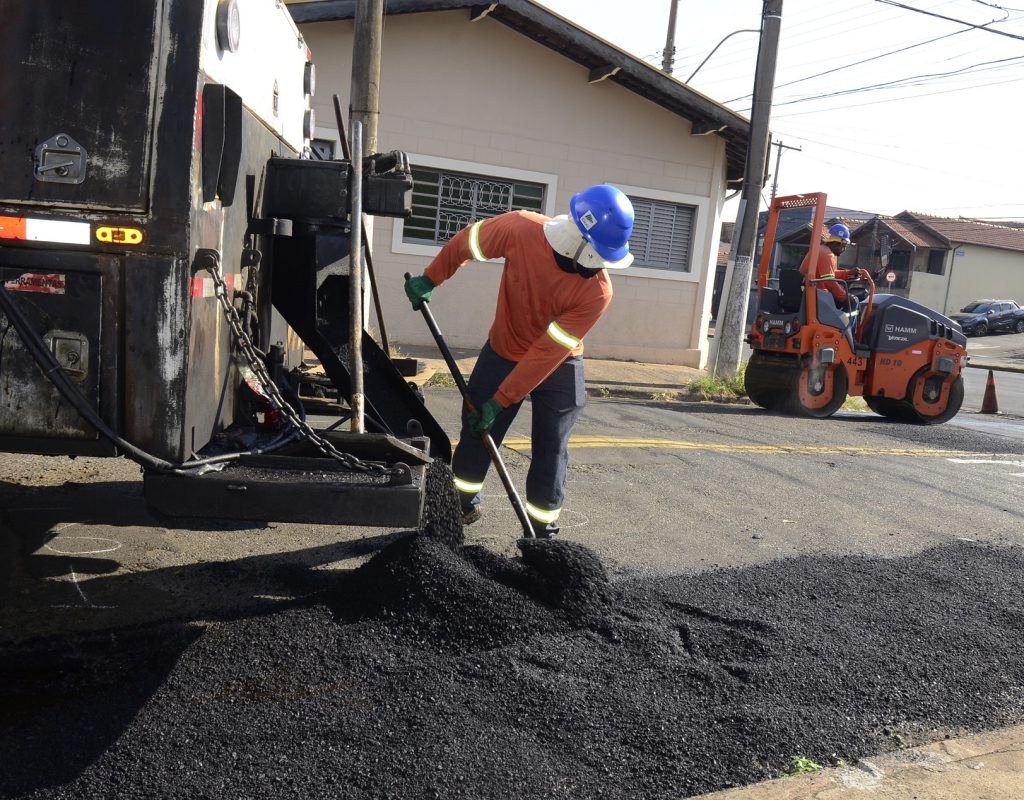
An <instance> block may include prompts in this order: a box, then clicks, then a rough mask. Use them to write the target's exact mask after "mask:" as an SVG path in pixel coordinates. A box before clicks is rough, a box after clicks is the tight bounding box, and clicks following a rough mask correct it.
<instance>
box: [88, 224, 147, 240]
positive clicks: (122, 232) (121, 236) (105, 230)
mask: <svg viewBox="0 0 1024 800" xmlns="http://www.w3.org/2000/svg"><path fill="white" fill-rule="evenodd" d="M96 241H98V242H104V243H105V244H131V245H136V244H142V231H140V230H139V229H138V228H114V227H111V226H109V225H104V226H103V227H102V228H97V229H96Z"/></svg>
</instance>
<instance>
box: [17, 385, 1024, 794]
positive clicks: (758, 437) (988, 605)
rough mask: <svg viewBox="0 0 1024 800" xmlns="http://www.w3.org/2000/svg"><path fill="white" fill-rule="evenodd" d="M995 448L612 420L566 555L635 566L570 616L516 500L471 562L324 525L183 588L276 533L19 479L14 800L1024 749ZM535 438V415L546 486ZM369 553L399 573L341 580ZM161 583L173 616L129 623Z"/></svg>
mask: <svg viewBox="0 0 1024 800" xmlns="http://www.w3.org/2000/svg"><path fill="white" fill-rule="evenodd" d="M453 395H454V393H453V392H443V391H440V392H430V393H428V400H429V402H430V404H431V407H432V408H435V409H436V410H435V413H436V414H437V416H438V417H439V418H441V419H444V420H450V419H452V418H454V413H455V409H456V405H457V400H456V399H455V398H454V396H453ZM968 421H969V422H970V423H971V425H970V426H966V427H965V426H962V425H955V424H953V425H945V426H941V427H937V428H918V427H911V426H906V425H900V424H893V423H889V422H886V421H883V420H880V419H879V418H876V417H874V416H873V415H868V414H842V415H840V416H838V417H837V418H835V419H832V420H825V421H813V420H797V419H792V418H788V417H781V416H777V415H771V414H766V413H764V412H760V411H759V410H756V409H753V408H750V407H745V406H724V405H701V404H659V403H653V402H652V403H648V404H640V403H635V402H622V401H615V400H607V401H595V402H591V404H590V407H589V408H588V410H587V413H586V414H585V416H584V420H583V421H582V422H581V424H580V426H579V431H578V437H577V441H578V443H579V445H580V446H578V447H574V448H573V450H572V453H571V457H572V462H573V466H572V468H571V472H570V476H571V481H570V488H569V497H568V499H567V505H566V511H565V513H564V514H563V517H564V520H565V528H564V534H565V537H566V538H567V539H569V540H570V541H572V542H579V543H584V544H586V545H587V546H588V548H590V549H591V550H592V551H593V552H594V553H596V554H597V556H599V557H600V559H601V562H602V563H603V564H604V567H605V570H604V571H603V572H602V574H600V575H595V577H594V583H593V584H592V586H591V588H593V589H594V591H590V592H587V591H577V592H576V593H575V594H573V595H572V597H571V598H567V597H566V596H565V595H564V594H563V595H560V594H559V593H558V591H557V582H556V581H553V579H552V574H553V573H552V571H551V570H550V569H549V568H548V567H549V566H550V565H545V564H544V562H543V560H540V561H538V560H536V559H535V560H533V561H531V560H529V559H526V560H522V559H517V558H513V557H512V556H514V555H515V554H516V551H515V547H514V543H515V536H516V533H515V529H516V521H515V516H514V514H512V512H511V510H510V509H508V508H507V501H505V500H504V498H503V497H502V490H501V487H500V484H498V483H497V481H496V479H494V477H493V476H492V477H490V478H489V479H488V484H487V487H485V503H486V506H487V510H486V513H485V516H484V519H483V520H482V521H481V522H479V523H477V525H475V526H473V527H471V528H469V529H467V531H466V546H465V547H464V548H462V549H461V550H458V551H457V552H456V551H453V549H451V547H449V546H446V545H445V544H443V543H441V542H438V541H437V540H434V539H429V538H423V537H419V538H416V537H411V536H410V535H408V534H404V533H402V532H377V531H374V532H371V533H373V534H374V535H373V536H369V537H367V538H363V539H358V538H351V535H350V538H351V541H350V542H349V544H348V545H346V547H331V546H330V545H329V544H328V543H324V542H321V543H320V545H319V547H314V546H313V545H314V543H315V542H316V541H317V539H316V536H317V535H320V533H322V534H323V535H325V536H330V533H331V532H330V530H327V531H324V532H316V531H311V530H308V529H302V530H298V529H297V530H296V531H295V533H294V535H295V536H296V541H299V542H303V543H304V544H309V547H307V548H305V549H302V550H296V551H295V552H294V553H292V554H289V553H286V552H285V553H274V554H273V555H264V556H255V555H246V554H247V553H248V552H250V551H247V550H244V549H243V550H242V552H241V553H240V554H239V555H238V557H237V558H233V559H228V560H221V561H217V562H214V563H199V564H191V565H190V564H181V563H175V564H174V565H173V566H167V567H164V568H161V567H160V566H159V563H160V562H159V558H160V555H159V554H160V552H161V547H163V548H165V549H166V550H167V551H168V552H169V551H170V549H173V547H175V546H178V547H180V546H181V545H180V542H182V541H185V542H191V541H193V540H196V541H199V542H201V546H202V547H204V548H205V547H209V546H210V544H209V543H210V541H216V542H217V543H219V545H220V546H221V547H226V546H235V547H238V546H239V545H238V543H239V542H243V541H246V537H252V536H255V537H256V538H257V539H259V537H266V536H270V535H272V532H267V531H257V532H255V534H254V533H253V532H251V531H242V530H238V531H235V530H230V529H227V530H225V529H223V527H222V528H221V529H215V530H214V531H213V532H212V533H211V531H209V530H207V531H204V530H202V529H201V526H198V525H197V526H194V527H195V528H196V530H191V531H176V530H173V529H167V528H162V527H161V525H162V524H166V521H164V522H163V523H161V522H158V521H155V520H152V519H147V518H146V516H145V512H144V511H143V510H140V509H139V508H138V503H139V501H138V498H137V496H136V495H135V494H133V493H134V492H137V487H134V486H133V485H132V483H131V481H129V480H124V479H122V480H110V478H109V477H107V476H106V475H105V474H104V470H105V469H106V467H105V466H104V463H110V464H112V465H115V466H114V467H112V469H114V468H116V465H117V464H118V463H119V462H92V463H93V464H99V465H100V466H98V467H95V469H96V470H97V478H95V479H93V480H91V481H88V482H84V483H83V484H82V485H79V486H67V485H65V486H60V485H59V484H57V485H56V486H54V487H52V488H50V487H46V486H41V487H30V488H28V489H26V488H23V487H21V486H17V485H15V483H16V481H15V480H14V477H16V475H14V473H17V472H18V470H17V469H14V470H12V471H8V472H5V473H3V475H2V480H3V481H5V482H4V483H0V499H2V501H3V504H2V506H0V507H3V508H4V509H5V512H4V514H3V517H2V522H3V531H2V535H3V538H4V540H5V541H6V544H5V548H6V549H4V548H0V549H4V552H3V553H0V554H3V555H7V554H9V555H10V556H11V557H12V563H14V564H15V566H14V568H13V570H9V572H10V574H9V575H6V576H2V575H0V577H5V578H6V580H5V582H4V588H3V590H2V591H3V594H2V595H0V598H2V599H3V600H4V605H5V607H6V609H7V610H6V611H5V610H4V609H0V623H2V628H0V640H2V642H3V644H2V645H0V753H2V754H3V759H4V768H3V769H2V770H0V796H3V797H17V796H22V795H25V796H36V797H75V798H83V797H97V798H98V797H110V796H118V797H139V798H142V797H147V798H149V797H200V796H218V797H253V798H262V797H266V798H280V797H302V798H307V797H310V798H313V797H332V798H338V797H352V798H365V797H395V798H398V797H403V798H404V797H517V798H520V797H551V796H566V797H581V798H582V797H588V798H589V797H599V796H607V797H627V796H628V797H652V798H661V797H664V798H669V797H671V798H678V797H681V796H689V795H694V794H699V793H702V792H706V791H710V790H714V789H718V788H722V787H727V786H732V785H738V784H742V783H747V782H751V781H756V780H760V779H763V778H766V777H770V776H775V775H778V774H779V773H780V772H782V771H784V770H785V769H786V768H787V766H788V765H789V764H790V762H791V759H792V758H793V757H794V756H801V757H805V758H809V759H812V760H814V761H817V762H818V763H823V764H824V763H831V762H836V761H838V760H840V759H844V760H847V761H852V760H854V759H856V758H858V757H861V756H865V755H868V754H872V753H876V752H880V751H884V750H889V749H892V748H894V747H898V746H900V745H902V744H904V743H915V742H920V741H927V740H932V739H936V738H942V737H943V736H945V735H950V734H954V733H958V732H961V731H972V730H981V729H986V728H991V727H996V726H999V725H1003V724H1008V723H1012V722H1020V721H1022V720H1024V642H1022V640H1021V637H1020V635H1019V632H1020V628H1021V624H1022V623H1024V608H1022V606H1021V597H1022V596H1024V548H1022V544H1024V540H1022V534H1021V532H1020V531H1021V527H1022V526H1021V516H1022V515H1021V511H1020V508H1021V503H1020V499H1021V494H1022V482H1024V455H1022V454H1024V430H1022V429H1021V428H1020V427H1017V426H1015V425H1014V424H1013V423H1012V421H1009V422H1008V421H1006V420H1002V421H1000V422H999V423H998V424H992V425H987V421H986V420H982V419H971V420H968ZM528 433H529V414H528V409H526V413H524V416H523V418H522V420H517V423H516V425H515V427H514V428H513V430H512V432H511V437H512V440H511V443H513V444H514V449H513V448H506V454H507V455H508V459H507V461H508V464H509V466H510V468H511V470H512V472H513V475H514V477H515V478H516V479H517V481H518V483H519V485H520V486H521V485H522V481H523V476H524V474H525V469H526V467H527V466H528V464H529V450H528V445H527V444H525V443H524V441H525V440H526V439H527V437H528ZM517 439H518V441H519V444H515V442H516V440H517ZM5 469H9V467H7V468H5ZM121 469H123V465H122V466H121ZM34 470H35V467H32V468H31V469H26V470H22V472H23V473H25V474H29V473H33V472H34ZM53 483H56V482H53ZM97 495H99V497H98V498H97ZM118 500H119V501H120V502H119V503H118V502H116V501H118ZM61 504H63V506H64V508H65V509H66V511H65V512H63V513H62V514H53V513H52V512H50V514H49V516H46V515H44V518H43V519H42V521H39V519H38V517H39V514H37V513H34V512H33V511H32V509H33V508H40V507H44V508H52V507H53V506H55V505H61ZM115 506H117V508H116V509H115ZM132 507H134V509H135V510H134V512H133V514H132V516H131V517H130V523H126V522H125V521H123V520H121V519H120V518H118V517H117V516H116V512H118V511H122V510H124V509H125V508H132ZM104 508H106V515H104ZM76 515H77V517H78V518H79V520H80V521H81V520H84V519H89V520H91V522H90V524H89V525H85V526H81V527H80V528H78V529H76V531H77V533H76V536H77V539H76V541H77V542H78V545H79V546H81V545H82V543H83V541H84V540H86V539H89V538H90V537H91V546H92V551H93V552H95V553H100V551H102V550H104V549H109V548H104V547H102V546H101V545H103V544H104V542H105V541H108V540H109V539H111V538H113V534H112V531H119V532H118V533H117V537H118V539H119V541H126V540H128V539H129V538H130V537H132V536H136V535H137V536H139V537H140V538H141V539H144V540H145V541H146V542H147V545H146V548H145V549H144V552H142V553H140V555H139V556H138V559H137V560H138V561H139V562H140V563H141V564H142V566H141V567H136V569H137V570H138V572H137V573H136V572H134V571H133V570H132V569H125V567H124V562H123V561H122V562H117V555H118V552H119V551H118V552H112V553H105V554H102V553H100V554H99V555H95V556H93V558H94V559H95V560H96V561H97V562H102V561H103V560H104V559H110V560H111V562H115V563H111V564H110V565H108V572H107V573H104V571H103V568H102V564H100V563H93V564H92V573H93V574H92V576H91V578H90V579H88V580H84V579H83V580H79V579H78V578H80V577H82V576H77V577H75V578H74V579H73V580H71V581H69V580H68V579H67V574H66V572H67V571H68V570H69V569H71V566H70V565H71V564H72V562H73V561H75V560H78V562H79V564H80V565H81V564H82V563H85V562H87V561H88V559H83V558H81V557H76V556H71V555H67V552H68V551H69V550H72V549H73V547H72V545H73V542H72V541H71V537H70V536H67V535H66V532H67V530H68V529H67V528H66V527H64V526H66V525H68V524H70V523H69V522H68V520H70V519H71V518H73V517H76ZM86 515H88V516H86ZM118 525H120V526H121V527H120V528H119V527H117V526H118ZM62 534H64V536H63V537H62ZM250 541H251V539H250ZM285 541H287V539H285ZM44 545H48V546H49V548H50V549H49V554H48V555H45V554H43V552H42V551H43V549H44ZM196 547H197V548H199V547H200V545H199V544H197V545H196ZM321 550H322V551H324V552H320V551H321ZM314 551H315V552H314ZM342 551H346V552H348V553H349V554H350V555H351V554H352V553H353V552H357V553H359V554H360V555H362V556H364V557H365V556H370V555H372V556H373V557H372V558H370V560H368V561H365V563H363V565H362V566H361V567H359V568H358V569H352V568H348V569H337V568H334V569H330V568H324V566H325V563H324V562H327V561H334V562H336V561H337V560H339V557H340V553H341V552H342ZM61 553H64V554H65V555H63V556H61V555H59V554H61ZM147 559H148V560H147ZM62 568H63V569H64V573H62V572H61V569H62ZM80 568H81V567H80ZM147 572H148V573H149V574H148V575H146V573H147ZM154 572H157V573H161V575H160V579H159V580H157V579H156V578H154V576H153V574H152V573H154ZM72 574H74V573H73V571H72ZM554 574H557V573H554ZM57 577H60V578H61V580H60V581H55V580H54V579H55V578H57ZM146 581H148V582H146ZM140 582H142V583H141V584H140ZM140 586H141V587H142V588H144V589H146V590H148V591H149V592H150V594H151V596H152V597H153V598H154V601H155V599H156V597H157V595H159V596H161V597H163V598H164V599H167V598H170V599H171V600H172V601H173V600H175V599H178V600H179V604H178V607H177V611H176V610H175V603H174V602H169V603H166V604H165V605H164V606H163V607H162V608H161V611H160V612H159V614H155V615H154V618H153V619H149V620H145V621H143V618H144V615H143V618H140V617H138V616H132V614H138V613H141V612H139V610H138V604H139V603H141V602H143V601H142V600H141V599H140V598H142V597H143V596H144V595H142V594H139V595H136V594H132V589H133V588H135V589H139V588H140ZM158 588H159V591H157V589H158ZM583 588H586V587H583ZM62 592H63V594H62ZM40 593H41V594H40ZM195 595H199V597H198V599H197V597H196V596H195ZM40 598H43V599H44V601H45V602H46V603H47V604H46V605H42V606H40V605H38V603H39V602H40ZM62 598H63V601H62ZM204 598H205V599H206V603H205V605H204V602H203V600H204ZM569 600H571V602H569ZM32 603H36V605H32ZM128 604H130V605H131V606H132V608H130V609H129V608H125V606H126V605H128ZM68 606H70V608H69V607H68ZM114 606H118V607H120V608H121V610H122V611H123V612H124V614H123V615H119V614H116V613H115V612H114V611H112V610H111V609H112V607H114ZM33 612H34V613H35V615H36V616H35V617H33V616H32V614H33ZM39 615H45V616H46V617H48V619H46V620H43V619H41V618H40V616H39ZM123 617H127V618H129V619H131V620H132V621H133V623H135V624H132V625H129V626H125V625H124V623H123V622H121V623H118V622H117V620H118V619H121V618H123ZM12 620H15V621H16V623H17V624H14V623H13V622H12ZM33 620H34V624H33ZM62 625H63V629H62ZM72 629H73V630H74V632H73V633H72V632H70V631H71V630H72ZM26 631H37V632H38V633H39V635H38V636H36V637H35V638H30V639H27V640H26V639H24V638H23V637H24V634H25V632H26Z"/></svg>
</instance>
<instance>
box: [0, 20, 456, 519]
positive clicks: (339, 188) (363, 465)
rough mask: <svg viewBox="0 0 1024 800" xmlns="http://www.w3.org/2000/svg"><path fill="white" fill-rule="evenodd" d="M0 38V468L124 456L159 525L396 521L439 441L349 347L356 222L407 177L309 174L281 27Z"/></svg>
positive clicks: (61, 31) (297, 47)
mask: <svg viewBox="0 0 1024 800" xmlns="http://www.w3.org/2000/svg"><path fill="white" fill-rule="evenodd" d="M0 20H2V21H3V24H2V25H0V108H2V109H3V114H0V452H23V453H42V454H56V455H100V456H103V455H108V456H113V455H119V454H121V455H128V456H130V457H132V458H134V459H135V460H137V461H139V463H140V464H142V465H143V467H144V474H145V481H144V487H145V494H146V497H147V499H148V501H149V502H150V504H151V505H152V506H153V507H154V508H155V509H156V510H158V511H160V512H164V513H167V514H173V515H187V516H197V517H202V516H221V517H230V518H234V519H257V520H284V521H288V520H299V521H309V522H331V523H350V524H372V525H396V526H397V525H409V524H415V523H416V522H417V521H418V519H419V517H420V515H421V513H422V508H423V499H424V498H423V493H424V484H425V471H426V469H427V466H428V465H429V464H430V463H431V461H432V459H441V460H442V461H448V460H450V457H451V443H450V441H449V440H448V438H447V436H446V435H445V434H444V432H443V431H442V430H441V428H440V427H439V426H438V424H437V422H436V421H435V420H434V419H433V418H432V417H431V415H430V413H429V412H428V411H427V409H426V408H425V407H424V405H423V402H422V397H421V395H419V394H418V392H417V391H416V389H415V387H414V386H412V385H411V384H410V383H409V382H408V380H407V377H406V376H404V375H403V374H402V373H401V372H400V371H399V370H398V369H397V368H396V366H395V364H394V363H393V362H392V360H391V359H390V358H389V357H388V353H387V352H385V350H384V348H382V347H380V346H378V345H377V343H376V341H375V340H374V339H373V338H372V337H371V335H370V334H369V333H368V332H367V331H366V330H365V326H364V325H363V324H362V296H363V295H362V275H363V263H364V257H363V256H364V250H363V247H364V243H363V241H362V238H363V237H362V236H361V231H362V224H361V221H362V214H363V212H365V213H366V214H372V215H389V216H402V215H406V214H407V213H408V208H409V202H410V193H411V187H412V182H411V177H410V169H409V164H408V159H407V158H406V157H405V154H404V153H401V152H398V151H395V152H391V153H375V154H372V155H369V156H366V157H364V158H361V157H359V153H360V151H359V150H356V149H355V148H353V152H355V153H356V157H355V158H352V159H334V160H317V159H315V158H313V157H311V156H312V150H311V148H310V141H311V138H312V137H313V136H314V125H315V121H314V116H313V110H312V106H311V97H312V95H313V93H314V90H315V67H314V65H313V62H312V60H311V54H310V51H309V49H308V48H307V47H306V44H305V42H304V41H303V38H302V36H301V35H300V33H299V32H298V30H297V29H296V27H295V25H294V24H293V22H292V20H291V18H290V16H289V14H288V10H287V8H286V7H285V5H284V4H283V3H281V2H280V1H279V0H76V2H67V0H32V1H31V2H26V0H0ZM336 105H337V104H336ZM338 123H339V127H341V120H340V114H339V120H338ZM355 133H356V132H354V136H353V138H355ZM353 264H354V265H355V267H353ZM308 350H311V351H312V352H313V353H314V354H315V356H316V359H317V360H318V361H319V363H320V365H321V367H322V374H320V373H318V374H317V375H316V376H314V375H312V374H310V370H309V369H307V367H308V366H309V365H308V364H306V363H304V362H303V360H302V356H303V353H304V352H305V351H308ZM310 385H315V386H317V387H318V393H319V394H321V395H324V396H326V398H327V400H326V401H321V406H323V405H324V403H325V402H326V404H327V405H330V406H331V407H332V408H333V410H334V412H335V416H337V417H338V421H335V422H333V423H332V424H329V425H327V424H323V423H322V424H321V427H320V428H319V429H318V428H315V427H314V425H313V424H311V421H310V420H311V419H312V415H310V417H309V418H307V414H306V407H305V404H304V401H303V391H304V390H303V387H304V386H306V387H307V388H308V386H310ZM343 423H347V428H348V429H347V430H346V429H344V427H346V426H345V425H343Z"/></svg>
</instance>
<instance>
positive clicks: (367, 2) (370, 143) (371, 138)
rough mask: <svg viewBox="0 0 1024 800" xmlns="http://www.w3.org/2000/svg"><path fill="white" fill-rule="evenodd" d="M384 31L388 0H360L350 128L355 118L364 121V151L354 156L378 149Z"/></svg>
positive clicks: (356, 23)
mask: <svg viewBox="0 0 1024 800" xmlns="http://www.w3.org/2000/svg"><path fill="white" fill-rule="evenodd" d="M383 35H384V0H358V2H357V3H356V17H355V39H354V41H355V43H354V45H353V47H352V89H351V92H350V100H349V106H348V114H349V132H350V133H351V131H352V128H353V125H352V123H353V122H361V123H362V124H363V151H362V152H361V153H356V152H355V151H354V150H353V151H352V157H353V158H359V157H361V156H364V155H368V154H370V153H376V152H377V120H378V118H379V117H380V48H381V39H382V38H383Z"/></svg>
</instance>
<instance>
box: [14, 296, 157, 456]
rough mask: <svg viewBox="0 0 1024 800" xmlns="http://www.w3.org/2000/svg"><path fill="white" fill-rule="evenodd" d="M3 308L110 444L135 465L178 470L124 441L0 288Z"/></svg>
mask: <svg viewBox="0 0 1024 800" xmlns="http://www.w3.org/2000/svg"><path fill="white" fill-rule="evenodd" d="M0 308H2V309H3V312H4V314H5V315H6V316H7V319H9V320H10V321H11V324H12V325H13V326H14V329H15V330H16V331H17V332H18V335H19V336H20V337H21V340H22V342H24V344H25V347H26V349H27V350H28V352H29V354H30V355H31V356H32V360H33V361H35V362H36V366H38V367H39V369H41V370H42V371H43V375H45V376H46V377H47V378H48V379H49V381H50V382H51V383H52V384H53V385H54V386H56V387H57V391H59V392H60V393H61V396H62V397H63V398H64V399H65V400H67V401H68V403H70V404H71V406H72V407H73V408H74V409H75V410H76V411H77V412H78V413H79V414H81V415H82V417H83V419H85V421H86V422H88V423H89V424H90V425H92V426H93V427H94V428H95V429H96V430H97V432H98V433H99V434H100V435H101V436H103V437H104V438H105V439H107V440H108V441H110V443H111V444H113V445H114V446H115V447H116V448H118V449H119V450H121V451H122V452H124V453H125V455H127V456H129V457H130V458H131V459H132V460H133V461H136V462H137V463H139V464H141V465H142V466H144V467H148V468H150V469H154V470H159V471H167V470H172V469H174V468H175V465H174V464H172V463H171V462H169V461H164V460H163V459H162V458H157V457H156V456H154V455H151V454H150V453H147V452H146V451H144V450H141V449H139V448H138V447H136V446H135V445H133V444H132V443H131V442H129V441H128V440H127V439H124V438H122V437H121V436H119V435H118V434H117V432H116V431H114V430H113V429H112V428H111V427H110V426H109V425H107V423H106V422H104V421H103V418H102V417H100V415H99V414H98V413H97V412H96V409H94V408H93V407H92V405H91V404H90V403H89V401H88V400H87V399H86V398H85V396H84V395H83V394H82V392H81V391H80V390H79V389H78V387H77V386H75V384H74V383H72V381H71V380H70V379H69V378H68V376H67V375H66V374H65V372H64V368H63V367H62V366H61V365H60V364H59V363H58V361H57V359H56V357H55V356H54V355H53V353H51V352H50V349H49V348H48V347H46V345H45V344H44V343H43V341H42V339H41V338H40V337H39V335H38V334H37V333H36V332H35V331H34V330H32V326H31V325H30V324H29V322H28V320H27V319H25V315H24V314H23V313H22V311H21V309H20V308H18V304H17V303H15V302H14V300H13V299H12V298H11V295H10V294H9V293H8V291H7V289H6V287H4V286H3V285H2V284H0Z"/></svg>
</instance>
